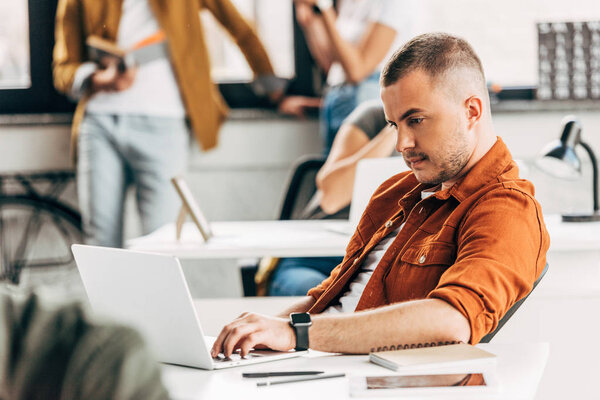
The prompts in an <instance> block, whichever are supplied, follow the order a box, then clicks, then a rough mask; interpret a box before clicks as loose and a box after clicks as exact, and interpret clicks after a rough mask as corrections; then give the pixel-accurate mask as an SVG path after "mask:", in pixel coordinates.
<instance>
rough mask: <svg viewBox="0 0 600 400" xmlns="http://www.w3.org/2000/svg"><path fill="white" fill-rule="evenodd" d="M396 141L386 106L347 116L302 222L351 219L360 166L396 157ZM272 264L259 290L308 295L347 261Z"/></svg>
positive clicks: (263, 269) (371, 103)
mask: <svg viewBox="0 0 600 400" xmlns="http://www.w3.org/2000/svg"><path fill="white" fill-rule="evenodd" d="M395 142H396V139H395V134H394V130H393V129H392V127H391V126H389V125H388V124H387V121H386V120H385V114H384V113H383V105H382V104H381V101H379V100H367V101H365V102H363V103H361V104H360V105H359V106H358V107H357V108H356V109H355V110H354V111H352V113H351V114H350V115H349V116H348V117H346V119H345V120H344V123H343V124H342V126H341V128H340V130H339V133H338V134H337V135H336V137H335V139H334V141H333V146H332V147H331V152H330V153H329V155H328V156H327V160H326V161H325V164H324V165H323V166H322V167H321V169H320V170H319V172H318V173H317V178H316V186H317V192H316V193H315V194H314V196H313V197H312V199H311V200H310V201H309V202H308V204H307V206H306V207H305V209H304V210H303V212H302V215H301V216H300V218H301V219H348V217H349V213H350V202H351V200H352V190H353V188H354V176H355V175H356V166H357V164H358V162H359V161H360V160H363V159H365V158H381V157H388V156H390V155H392V154H395V152H394V146H395ZM396 155H397V154H396ZM268 260H269V261H271V262H270V263H269V262H264V263H263V262H261V264H260V267H259V273H257V276H259V277H260V279H258V280H257V282H258V285H259V286H258V287H259V290H264V291H265V292H267V293H268V294H269V296H304V295H305V294H306V293H307V292H308V290H309V289H311V288H313V287H314V286H316V285H318V284H319V283H321V281H322V280H323V279H325V278H327V277H328V276H329V274H330V273H331V270H332V269H333V268H335V266H336V265H338V264H339V263H340V262H342V260H343V257H289V258H282V259H281V260H279V261H276V259H273V258H269V259H268ZM267 283H268V285H267ZM267 286H268V291H267V288H266V287H267ZM262 287H265V289H262Z"/></svg>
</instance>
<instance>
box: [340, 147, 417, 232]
mask: <svg viewBox="0 0 600 400" xmlns="http://www.w3.org/2000/svg"><path fill="white" fill-rule="evenodd" d="M407 170H408V167H407V166H406V163H405V162H404V159H403V158H402V157H401V156H396V157H388V158H366V159H364V160H360V161H359V162H358V165H357V166H356V176H355V178H354V189H353V191H352V204H351V205H350V222H351V224H352V226H357V225H358V221H359V220H360V217H361V215H362V213H363V211H364V210H365V208H366V207H367V204H368V203H369V199H371V196H372V195H373V193H374V192H375V190H376V189H377V188H378V187H379V185H381V184H382V183H383V182H384V181H385V180H386V179H388V178H390V177H392V176H394V175H396V174H398V173H400V172H403V171H407Z"/></svg>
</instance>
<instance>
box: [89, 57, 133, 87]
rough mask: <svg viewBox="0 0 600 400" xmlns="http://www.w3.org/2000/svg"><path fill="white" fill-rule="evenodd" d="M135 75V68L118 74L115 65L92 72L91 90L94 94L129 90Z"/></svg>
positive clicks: (111, 64)
mask: <svg viewBox="0 0 600 400" xmlns="http://www.w3.org/2000/svg"><path fill="white" fill-rule="evenodd" d="M136 74H137V68H128V69H126V70H125V71H124V72H120V71H119V68H118V66H117V64H116V63H110V64H108V65H107V66H106V68H103V69H100V70H98V71H96V72H94V73H93V74H92V76H91V89H92V92H93V93H96V92H101V91H104V92H120V91H123V90H126V89H129V88H130V87H131V85H133V82H134V81H135V77H136Z"/></svg>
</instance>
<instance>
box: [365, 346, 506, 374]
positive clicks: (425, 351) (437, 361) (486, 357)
mask: <svg viewBox="0 0 600 400" xmlns="http://www.w3.org/2000/svg"><path fill="white" fill-rule="evenodd" d="M440 344H441V345H439V346H431V347H420V348H411V349H402V350H392V351H379V352H373V353H371V354H369V361H371V362H372V363H374V364H377V365H380V366H382V367H385V368H388V369H391V370H393V371H402V370H410V371H414V370H419V369H432V368H437V367H449V366H459V365H478V366H479V365H489V364H495V363H496V355H495V354H492V353H490V352H488V351H485V350H483V349H480V348H478V347H475V346H472V345H470V344H464V343H458V344H447V345H445V344H444V343H440Z"/></svg>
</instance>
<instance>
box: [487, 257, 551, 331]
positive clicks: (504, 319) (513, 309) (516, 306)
mask: <svg viewBox="0 0 600 400" xmlns="http://www.w3.org/2000/svg"><path fill="white" fill-rule="evenodd" d="M546 272H548V263H546V266H545V267H544V270H543V271H542V273H541V274H540V276H539V277H538V278H537V279H536V280H535V282H534V283H533V287H532V288H531V292H533V290H534V289H535V287H536V286H537V285H538V283H540V281H541V280H542V278H543V277H544V275H546ZM531 292H529V293H528V294H527V296H525V297H523V298H522V299H521V300H519V301H517V302H516V303H515V304H513V306H512V307H511V308H509V309H508V311H507V312H506V314H504V317H502V319H501V320H500V322H498V326H497V327H496V329H494V331H493V332H490V333H488V334H487V335H485V336H484V337H483V338H481V340H480V341H479V343H489V342H490V340H492V338H493V337H494V336H495V335H496V333H498V331H500V329H502V327H503V326H504V324H506V322H508V320H509V319H510V317H512V316H513V314H514V313H515V312H516V311H517V310H518V309H519V307H521V304H523V302H524V301H525V300H526V299H527V297H529V295H530V294H531Z"/></svg>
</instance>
